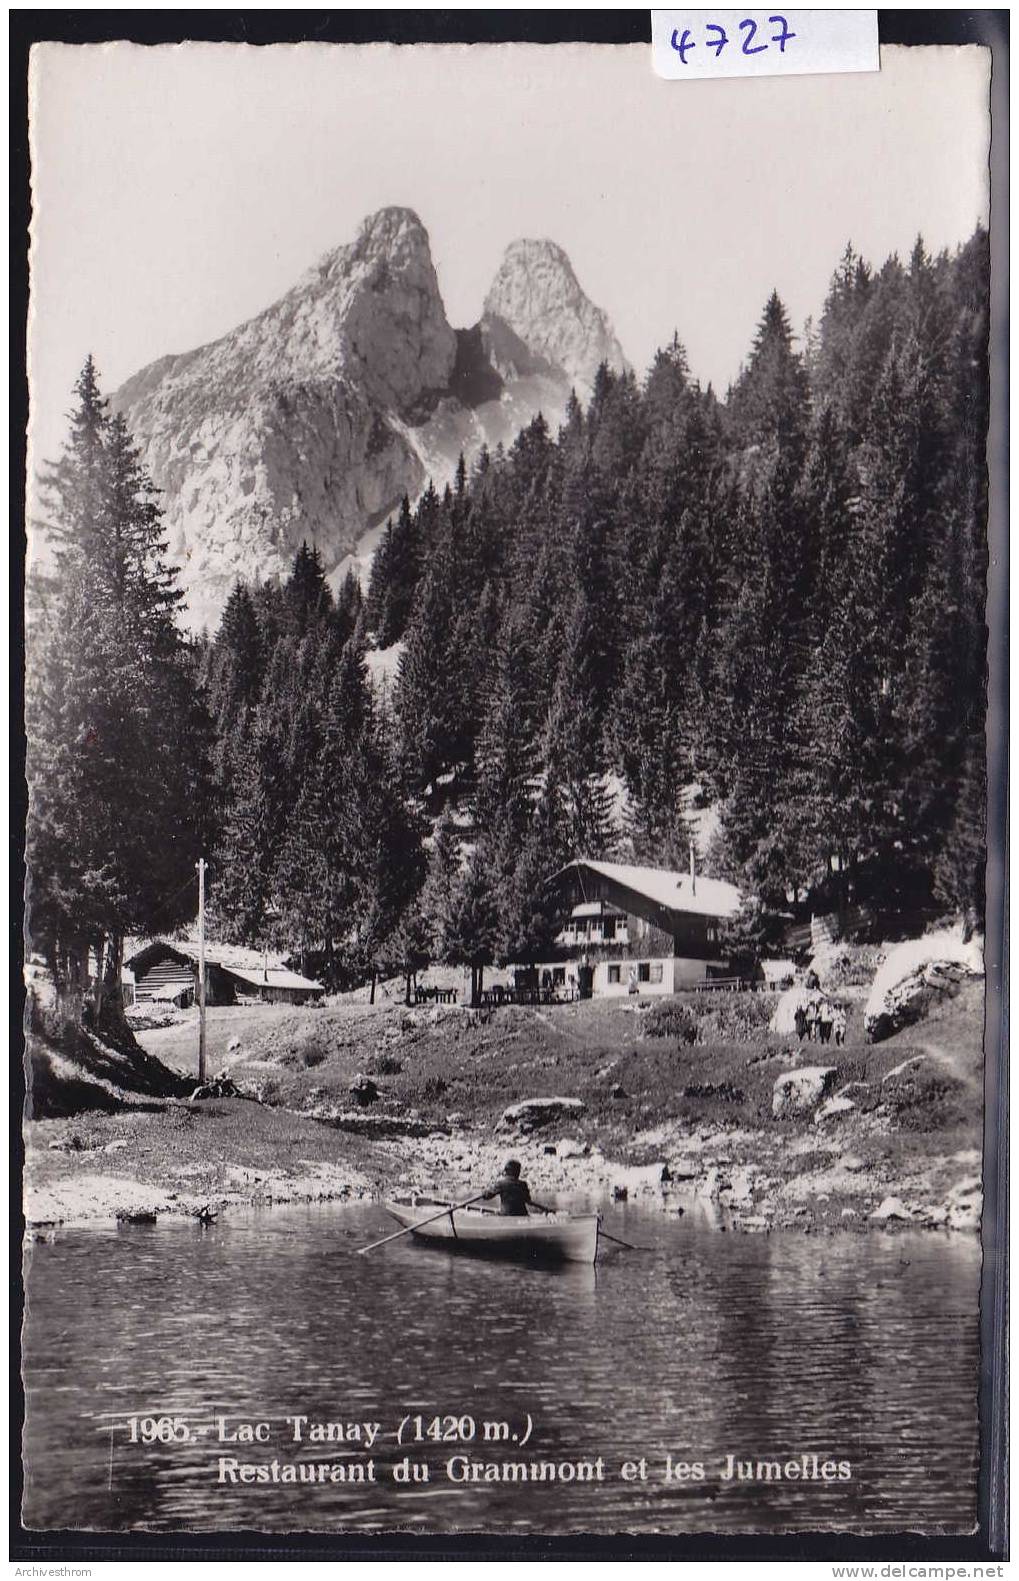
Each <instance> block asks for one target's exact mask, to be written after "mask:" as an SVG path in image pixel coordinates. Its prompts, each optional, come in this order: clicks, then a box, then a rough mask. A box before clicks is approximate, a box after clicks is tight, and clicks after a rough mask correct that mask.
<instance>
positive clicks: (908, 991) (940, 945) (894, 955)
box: [863, 931, 983, 1043]
mask: <svg viewBox="0 0 1019 1581" xmlns="http://www.w3.org/2000/svg"><path fill="white" fill-rule="evenodd" d="M982 973H983V955H982V953H981V947H980V944H979V942H978V941H977V940H975V939H971V940H968V941H966V942H964V941H963V940H962V939H961V938H959V937H958V936H957V935H955V934H953V933H951V932H947V931H946V932H940V933H932V934H927V935H925V937H924V938H922V939H907V940H905V941H904V942H903V943H902V944H898V945H896V946H895V948H894V949H893V950H891V951H890V952H889V954H888V956H887V957H886V959H885V961H884V962H883V963H882V965H881V967H880V968H879V970H878V973H877V975H876V977H875V978H874V983H873V986H872V988H871V991H870V995H869V997H868V999H867V1003H866V1006H865V1007H864V1013H863V1024H864V1030H865V1032H866V1034H867V1037H868V1039H869V1040H870V1042H872V1043H877V1042H879V1041H880V1040H881V1039H882V1038H886V1037H890V1036H891V1034H892V1033H893V1032H897V1031H899V1029H900V1028H901V1027H905V1026H909V1025H911V1024H912V1023H913V1022H914V1021H919V1020H920V1019H921V1017H923V1016H925V1015H926V1014H927V1009H928V1006H929V1005H930V1003H931V1001H932V1000H934V999H938V998H941V997H944V996H946V995H951V994H954V993H956V992H957V991H958V988H959V984H960V982H961V981H962V979H963V978H964V977H972V976H980V975H982Z"/></svg>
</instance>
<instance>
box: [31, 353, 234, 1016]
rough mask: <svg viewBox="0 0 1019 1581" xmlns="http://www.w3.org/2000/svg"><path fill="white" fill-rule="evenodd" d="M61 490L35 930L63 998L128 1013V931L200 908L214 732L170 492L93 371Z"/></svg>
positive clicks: (36, 780)
mask: <svg viewBox="0 0 1019 1581" xmlns="http://www.w3.org/2000/svg"><path fill="white" fill-rule="evenodd" d="M75 393H76V396H77V405H76V407H75V409H74V411H73V413H72V415H71V426H70V437H69V441H68V444H67V447H66V449H65V452H64V455H63V457H62V459H61V461H60V462H59V463H58V464H57V466H56V467H54V468H51V469H50V471H49V474H48V478H47V503H48V507H49V512H50V518H51V523H50V525H51V530H52V534H53V538H54V540H55V546H56V557H57V568H58V569H57V577H56V579H55V592H54V596H53V598H52V601H51V604H50V608H49V618H48V620H47V621H46V622H45V624H44V626H43V627H42V628H41V629H39V630H38V631H37V634H36V639H35V642H34V651H33V653H32V656H31V660H30V667H29V688H28V726H29V730H28V734H29V754H28V779H29V787H30V813H29V825H28V859H29V867H30V889H31V898H30V910H29V926H30V930H31V933H32V937H33V939H34V941H35V944H36V947H37V948H40V949H42V950H43V951H44V952H45V953H46V955H47V958H48V960H49V962H50V965H51V968H52V970H53V973H54V977H55V980H56V982H57V985H58V989H59V990H60V991H61V992H66V993H69V994H70V996H71V998H72V1001H73V1002H74V1003H75V1004H81V1002H82V1000H83V996H84V992H85V988H86V984H87V979H88V976H89V971H90V958H91V961H92V962H93V963H94V966H95V970H94V974H93V983H94V989H93V992H92V1013H93V1015H94V1017H95V1019H96V1021H98V1020H99V1019H100V1017H101V1016H102V1014H103V1012H104V1007H105V1008H106V1009H107V1010H108V1011H109V1012H110V1013H112V1014H116V1011H117V1009H118V1006H119V996H120V975H121V960H122V953H123V941H124V938H125V935H126V934H128V933H129V932H144V931H145V930H146V929H148V928H149V927H153V926H157V925H158V926H162V927H167V926H174V925H176V924H177V923H179V922H180V921H181V920H183V919H184V918H186V917H187V916H188V915H189V914H191V912H192V909H193V905H194V889H193V887H192V874H193V866H194V861H195V859H196V858H197V856H198V854H199V850H200V849H201V846H202V843H203V841H204V840H205V839H206V838H207V837H208V835H209V833H210V831H209V827H208V819H209V815H210V797H209V783H208V763H207V759H206V753H207V749H208V743H209V726H208V720H207V716H206V714H205V709H204V702H203V698H202V695H201V693H200V691H199V689H198V685H197V666H196V663H195V654H194V652H193V650H192V649H191V648H189V647H188V645H187V644H186V642H185V640H184V637H183V635H182V633H181V631H180V629H179V627H178V624H177V611H178V608H179V605H180V602H181V594H180V593H179V591H178V590H177V588H176V585H175V572H174V570H173V568H172V567H171V566H170V565H169V564H168V563H167V561H166V559H165V552H166V542H165V540H164V538H163V535H162V524H161V516H160V511H159V507H158V504H157V496H156V490H155V489H154V487H153V485H152V483H151V481H150V480H149V478H148V476H147V474H146V473H145V471H144V469H143V467H142V465H141V461H140V458H139V456H138V453H137V451H136V449H135V448H134V446H133V444H132V442H131V440H130V437H129V435H128V433H127V430H126V427H125V425H124V423H123V420H122V419H121V418H119V417H112V418H111V417H110V416H109V415H108V413H107V410H106V404H105V402H104V400H103V398H102V396H101V393H100V390H99V383H98V376H97V374H96V370H95V365H94V363H93V362H92V359H91V358H89V359H88V361H87V362H86V364H85V366H84V368H83V370H82V374H81V376H80V378H79V380H78V383H77V386H76V392H75Z"/></svg>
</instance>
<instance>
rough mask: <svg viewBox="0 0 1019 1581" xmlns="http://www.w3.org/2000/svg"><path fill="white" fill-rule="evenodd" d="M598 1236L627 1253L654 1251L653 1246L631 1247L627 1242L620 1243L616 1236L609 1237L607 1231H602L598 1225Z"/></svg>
mask: <svg viewBox="0 0 1019 1581" xmlns="http://www.w3.org/2000/svg"><path fill="white" fill-rule="evenodd" d="M598 1234H599V1235H600V1236H601V1238H602V1240H603V1241H612V1242H613V1243H614V1244H615V1245H616V1246H625V1247H626V1250H627V1251H628V1252H653V1251H654V1247H653V1246H633V1245H631V1243H630V1242H629V1241H621V1240H620V1239H619V1236H618V1235H610V1234H609V1232H608V1230H603V1229H602V1227H601V1225H600V1224H599V1226H598Z"/></svg>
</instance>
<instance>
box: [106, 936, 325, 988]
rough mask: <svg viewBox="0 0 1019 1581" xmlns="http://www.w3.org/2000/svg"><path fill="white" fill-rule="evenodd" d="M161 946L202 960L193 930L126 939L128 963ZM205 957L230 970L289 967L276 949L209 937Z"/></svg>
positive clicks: (182, 955) (126, 964) (183, 957)
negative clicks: (182, 933) (247, 947)
mask: <svg viewBox="0 0 1019 1581" xmlns="http://www.w3.org/2000/svg"><path fill="white" fill-rule="evenodd" d="M157 948H158V949H161V950H165V951H166V952H167V953H168V954H171V955H176V956H178V957H180V958H181V959H182V960H186V961H190V962H191V964H192V965H194V966H197V964H198V939H197V936H196V935H194V934H190V933H189V934H184V935H182V936H180V937H179V938H171V937H169V936H164V935H159V934H157V935H156V936H155V937H154V938H151V939H125V941H124V965H125V966H130V965H131V964H132V963H133V962H134V961H136V960H137V959H138V957H139V956H140V955H147V954H148V953H149V952H150V951H152V950H155V949H157ZM205 959H206V961H207V962H208V964H209V965H210V966H222V967H225V968H226V970H227V971H228V972H233V971H252V972H254V971H256V970H257V971H259V972H261V971H262V970H263V968H264V967H266V966H268V968H269V970H270V972H272V971H286V970H287V966H286V961H285V958H284V957H283V956H282V955H276V954H274V953H273V951H272V950H270V951H269V952H268V953H266V951H265V950H252V949H246V948H245V947H244V945H241V944H220V943H219V942H218V940H216V939H206V941H205ZM303 980H304V981H307V979H303Z"/></svg>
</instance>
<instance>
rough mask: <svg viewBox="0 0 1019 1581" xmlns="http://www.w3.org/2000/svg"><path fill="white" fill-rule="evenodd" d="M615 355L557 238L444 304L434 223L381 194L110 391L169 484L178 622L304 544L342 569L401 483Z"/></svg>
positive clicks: (524, 251) (469, 447)
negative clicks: (316, 258)
mask: <svg viewBox="0 0 1019 1581" xmlns="http://www.w3.org/2000/svg"><path fill="white" fill-rule="evenodd" d="M602 362H606V363H608V364H609V366H610V367H611V368H613V369H614V370H616V371H619V370H622V369H623V368H625V367H626V361H625V358H624V357H623V353H622V350H621V348H620V346H619V342H618V341H617V340H616V337H615V335H614V334H613V332H612V329H611V326H610V325H609V322H608V320H607V319H606V317H605V314H604V313H603V312H601V310H600V309H599V308H597V307H595V306H594V305H593V303H591V302H590V301H589V300H588V298H587V297H586V296H585V295H584V293H583V291H582V290H581V288H580V286H579V285H578V283H577V278H576V276H575V275H574V273H573V269H572V267H571V264H570V261H569V259H568V258H567V256H566V254H565V253H564V252H563V251H562V249H561V248H559V247H557V246H556V245H555V244H554V243H553V242H549V241H516V242H513V243H512V244H511V245H510V246H509V247H508V248H507V250H506V253H505V256H504V257H503V260H502V263H501V265H500V267H499V270H498V273H497V274H496V276H495V279H494V280H493V282H492V286H491V289H490V290H489V292H488V295H487V297H486V298H485V306H484V312H483V313H482V316H481V319H480V321H479V322H478V323H477V324H475V325H474V326H473V327H472V328H470V329H459V330H454V329H453V328H451V327H450V324H449V322H448V320H447V318H446V312H445V308H444V307H443V303H442V297H441V295H440V293H439V283H438V280H437V278H436V274H435V267H434V265H433V263H432V256H431V250H430V248H429V243H428V234H427V232H426V231H425V228H424V226H423V225H422V224H421V221H420V220H419V219H418V217H417V215H416V214H414V213H413V212H412V211H411V210H409V209H401V208H387V209H382V210H380V211H379V213H377V214H374V215H372V216H371V217H370V218H369V219H367V220H365V221H364V223H363V224H362V226H361V228H360V230H359V232H358V234H357V237H356V239H355V240H354V241H353V242H352V243H351V244H350V245H349V246H346V247H339V248H337V249H336V251H335V252H331V253H328V254H327V255H326V256H325V257H324V258H323V259H322V260H321V261H320V262H319V263H318V264H317V265H316V266H315V267H314V268H313V269H311V270H310V271H309V273H308V274H306V275H305V277H304V278H303V279H302V280H301V281H299V282H298V284H297V285H296V286H295V287H294V288H293V290H291V291H289V292H288V293H287V295H286V296H284V297H282V298H281V299H280V301H278V302H276V303H274V304H273V306H272V307H269V308H267V309H266V310H265V312H263V313H260V314H259V315H258V316H257V317H256V318H253V319H251V320H249V322H248V323H246V324H242V325H241V326H240V327H239V328H238V329H235V330H233V331H232V332H231V333H230V334H229V335H225V336H224V337H223V338H222V340H217V341H214V342H213V343H212V344H211V345H208V346H202V347H200V348H199V349H198V350H196V351H191V352H186V353H184V354H182V355H180V356H169V357H163V358H161V359H160V360H159V361H158V362H154V363H153V364H152V365H151V366H150V367H148V368H143V369H142V371H141V372H140V373H137V374H135V376H134V377H133V378H131V379H129V380H128V381H127V383H126V384H125V385H123V387H122V388H121V389H120V390H118V391H117V393H116V395H115V396H114V397H113V405H114V407H115V408H116V410H118V411H120V412H123V414H124V416H125V418H126V419H127V423H128V426H129V428H130V430H131V432H132V434H133V435H134V437H135V439H136V441H137V442H138V444H139V445H140V447H141V449H142V452H143V454H144V457H145V460H146V463H147V465H148V467H149V470H150V471H151V473H152V476H153V479H154V480H155V482H156V484H157V485H158V486H159V488H160V489H162V490H163V504H164V508H165V525H166V530H167V536H168V538H169V546H170V557H171V559H173V560H174V561H175V562H176V564H178V565H179V566H180V567H181V582H182V585H183V587H184V590H185V592H186V595H187V601H188V617H187V618H188V620H189V622H190V624H192V625H193V626H195V627H201V626H203V625H208V626H210V627H213V626H214V625H215V624H216V622H217V620H218V617H219V614H220V613H221V611H222V608H223V605H224V604H225V602H226V600H227V597H228V596H229V593H230V590H231V588H232V587H233V585H234V583H235V582H236V581H237V580H238V579H240V580H242V581H246V582H251V581H254V580H260V579H264V578H266V577H269V576H272V575H274V574H280V575H286V574H287V572H288V571H289V568H290V565H291V562H292V560H293V556H294V553H295V551H296V550H297V549H298V548H299V547H300V545H301V543H302V542H303V541H304V540H307V541H308V542H310V543H315V544H316V545H317V546H318V548H319V550H320V552H321V554H322V558H323V561H324V563H325V566H326V568H327V570H328V571H330V572H331V573H333V574H334V575H335V576H337V577H339V576H342V574H343V573H344V571H345V570H346V569H347V567H348V566H350V565H351V564H354V565H356V564H357V563H358V562H357V559H354V558H352V556H355V554H356V552H357V551H358V548H359V546H360V557H361V562H362V564H363V563H365V559H366V556H368V555H369V554H370V551H371V546H372V543H373V541H374V539H376V538H377V536H378V532H379V530H381V525H382V524H383V523H384V522H385V520H386V518H387V517H388V516H389V515H390V514H391V513H392V512H393V511H394V510H395V509H396V508H397V507H398V505H399V502H400V499H401V498H402V496H403V495H404V494H405V493H406V494H409V495H410V497H411V499H413V498H414V497H415V496H416V495H417V494H418V493H419V492H420V491H421V489H422V488H423V487H424V485H425V483H426V481H427V479H428V478H429V477H430V478H432V479H433V480H434V481H435V483H436V485H437V486H439V487H441V486H442V485H443V484H444V483H445V482H446V481H447V480H448V479H449V478H450V477H451V476H452V473H453V470H454V468H455V466H456V461H457V457H458V455H459V454H460V452H461V451H462V452H463V453H464V454H465V456H466V457H467V460H468V461H470V460H471V458H472V457H473V456H474V455H476V454H477V452H478V451H479V450H480V449H481V447H482V445H486V444H487V445H488V446H489V447H490V448H494V446H495V445H496V444H498V443H500V442H501V443H503V444H510V443H511V442H512V440H513V439H514V437H515V436H516V434H517V433H518V432H519V430H520V429H521V428H522V427H524V426H525V425H526V424H527V423H528V422H530V420H531V419H532V418H533V417H534V416H535V414H536V413H537V412H538V411H542V412H544V414H545V416H546V418H547V419H548V421H549V423H550V425H552V426H553V427H554V426H555V423H556V422H557V421H558V420H559V418H560V417H561V415H562V413H563V410H564V408H565V405H566V402H567V400H568V398H569V393H570V390H571V389H576V391H577V394H578V395H579V396H580V397H581V399H583V398H584V397H585V396H586V395H588V394H589V393H590V389H591V384H592V381H593V379H594V375H595V372H596V370H597V368H598V366H599V364H600V363H602Z"/></svg>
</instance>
